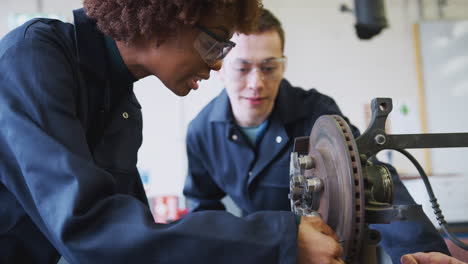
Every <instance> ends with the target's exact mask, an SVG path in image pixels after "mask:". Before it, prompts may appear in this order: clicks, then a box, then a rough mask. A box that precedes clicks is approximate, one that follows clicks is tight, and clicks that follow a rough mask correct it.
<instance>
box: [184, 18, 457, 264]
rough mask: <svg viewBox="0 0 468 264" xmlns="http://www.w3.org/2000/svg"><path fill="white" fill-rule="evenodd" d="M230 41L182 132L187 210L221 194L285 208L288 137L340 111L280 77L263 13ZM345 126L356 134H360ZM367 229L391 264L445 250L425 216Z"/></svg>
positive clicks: (244, 205)
mask: <svg viewBox="0 0 468 264" xmlns="http://www.w3.org/2000/svg"><path fill="white" fill-rule="evenodd" d="M231 40H232V41H234V42H236V43H237V45H236V47H235V48H234V49H233V50H232V52H231V53H230V54H229V55H228V56H227V57H226V59H225V61H224V63H223V66H222V68H221V70H220V72H219V75H220V77H221V79H222V80H223V82H224V85H225V88H226V89H225V90H223V91H222V92H221V94H220V95H219V96H217V97H216V98H215V99H214V100H213V101H211V102H210V103H209V104H208V105H207V106H206V107H205V108H204V109H203V110H202V111H201V112H200V113H199V115H198V116H197V117H196V118H195V119H194V120H193V121H192V122H191V124H190V126H189V129H188V134H187V154H188V162H189V171H188V177H187V180H186V185H185V187H184V194H185V195H186V196H187V198H188V199H189V202H190V204H191V209H192V210H193V211H202V210H224V205H223V204H222V203H221V201H220V200H221V199H222V198H223V197H224V196H225V195H229V196H230V197H231V198H232V200H233V201H234V202H235V204H236V205H237V206H238V207H239V208H240V209H241V210H242V213H243V214H244V215H248V214H251V213H254V212H258V211H263V210H283V211H289V210H290V201H289V199H288V198H287V197H288V193H289V177H288V176H289V155H290V153H291V151H292V147H293V143H294V138H296V137H300V136H306V135H309V134H310V131H311V129H312V126H313V125H314V123H315V121H316V120H317V118H318V117H320V116H321V115H330V114H337V115H342V113H341V111H340V109H339V108H338V106H337V105H336V103H335V102H334V100H333V99H332V98H330V97H328V96H326V95H323V94H321V93H319V92H318V91H317V90H315V89H311V90H308V91H306V90H303V89H301V88H297V87H292V86H291V84H290V83H289V82H288V81H287V80H285V79H283V72H284V69H285V63H286V57H285V56H284V53H283V51H284V32H283V29H282V27H281V24H280V22H279V21H278V20H277V19H276V18H275V17H274V16H273V15H272V14H271V13H270V12H268V11H267V10H264V11H263V13H262V15H261V17H260V23H259V25H258V28H257V29H256V31H255V33H254V34H252V35H245V34H242V33H240V34H235V35H234V36H233V38H232V39H231ZM345 119H346V118H345ZM346 120H347V119H346ZM347 121H348V120H347ZM348 123H349V122H348ZM351 127H352V129H353V133H354V135H355V136H356V137H357V136H358V135H359V131H358V130H357V129H356V128H355V127H354V126H351ZM393 180H394V184H395V198H396V199H395V202H396V203H398V204H405V203H414V201H413V199H412V198H411V196H410V195H409V194H408V192H407V190H406V189H405V187H404V186H403V184H402V183H401V181H400V180H399V179H398V177H397V176H396V175H394V179H393ZM371 227H372V228H374V229H377V230H378V231H380V232H381V234H382V242H381V245H382V246H383V248H384V249H385V251H386V252H387V253H388V254H389V255H390V256H391V258H392V260H393V262H394V263H399V261H400V258H401V256H402V255H404V254H406V253H412V252H417V251H440V252H443V253H448V250H447V247H446V246H445V243H444V241H443V240H442V238H441V237H440V235H439V234H438V233H437V231H436V230H435V228H434V227H433V226H432V224H431V223H430V221H429V220H428V219H427V218H425V219H422V220H421V221H420V222H417V223H410V222H394V223H391V224H388V225H384V224H381V225H372V226H371Z"/></svg>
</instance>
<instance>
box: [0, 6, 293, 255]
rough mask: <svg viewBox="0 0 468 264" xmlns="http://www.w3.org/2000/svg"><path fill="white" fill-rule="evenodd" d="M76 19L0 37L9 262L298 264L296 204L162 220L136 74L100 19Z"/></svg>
mask: <svg viewBox="0 0 468 264" xmlns="http://www.w3.org/2000/svg"><path fill="white" fill-rule="evenodd" d="M74 19H75V23H74V25H72V24H68V23H63V22H60V21H58V20H47V19H34V20H32V21H30V22H27V23H26V24H25V25H23V26H21V27H19V28H17V29H15V30H13V31H12V32H10V33H9V34H7V35H6V36H5V37H4V38H3V39H2V40H1V41H0V161H1V162H0V263H56V262H57V261H58V259H59V257H60V255H63V256H64V258H65V259H66V260H67V261H68V262H70V263H171V264H173V263H188V262H190V263H295V262H296V252H297V245H296V243H297V242H296V240H297V226H296V223H295V217H294V216H293V215H292V214H291V213H284V212H265V213H261V214H256V215H253V216H249V217H246V218H236V217H234V216H232V215H230V214H228V213H226V212H224V213H223V212H203V213H199V214H192V215H189V216H187V217H185V218H184V219H182V220H180V221H177V222H174V223H172V224H168V225H163V224H156V223H155V222H154V220H153V217H152V214H151V212H150V210H149V207H148V204H147V200H146V196H145V193H144V190H143V188H142V184H141V181H140V177H139V175H138V171H137V168H136V162H137V151H138V148H139V147H140V145H141V142H142V133H141V130H142V116H141V110H140V106H139V104H138V101H137V100H136V98H135V96H134V94H133V90H132V89H133V88H132V82H133V81H134V80H133V78H132V77H129V72H128V69H126V67H123V66H122V65H124V64H123V62H121V65H120V66H121V67H116V66H117V65H114V64H113V63H110V62H111V61H112V60H111V59H110V58H108V56H107V55H108V54H109V50H108V49H107V48H106V45H105V41H104V36H103V34H102V33H100V32H99V31H98V30H97V29H96V25H95V22H93V21H92V20H90V19H89V18H88V17H87V16H86V14H85V12H84V11H83V10H77V11H75V12H74ZM114 45H115V44H114ZM122 68H124V69H125V71H126V72H122V71H119V69H122Z"/></svg>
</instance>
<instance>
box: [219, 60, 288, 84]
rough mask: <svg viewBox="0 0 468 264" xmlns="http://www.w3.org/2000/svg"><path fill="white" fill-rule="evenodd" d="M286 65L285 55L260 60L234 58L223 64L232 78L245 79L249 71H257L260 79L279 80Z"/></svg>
mask: <svg viewBox="0 0 468 264" xmlns="http://www.w3.org/2000/svg"><path fill="white" fill-rule="evenodd" d="M285 65H286V57H279V58H268V59H265V60H262V61H260V62H254V61H249V60H243V59H234V60H231V61H229V62H227V63H226V64H225V66H226V68H227V69H226V71H227V73H228V76H229V77H230V78H231V79H233V80H239V81H243V80H246V79H247V77H248V76H249V75H250V73H251V72H254V71H259V72H260V73H261V74H260V76H261V79H262V80H264V81H268V80H280V79H282V78H283V72H284V69H285Z"/></svg>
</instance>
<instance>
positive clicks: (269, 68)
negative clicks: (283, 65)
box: [262, 67, 276, 73]
mask: <svg viewBox="0 0 468 264" xmlns="http://www.w3.org/2000/svg"><path fill="white" fill-rule="evenodd" d="M275 70H276V67H262V72H265V73H270V72H273V71H275Z"/></svg>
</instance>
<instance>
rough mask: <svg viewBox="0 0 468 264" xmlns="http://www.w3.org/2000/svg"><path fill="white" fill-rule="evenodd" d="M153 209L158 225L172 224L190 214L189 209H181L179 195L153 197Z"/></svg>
mask: <svg viewBox="0 0 468 264" xmlns="http://www.w3.org/2000/svg"><path fill="white" fill-rule="evenodd" d="M151 208H152V212H153V217H154V221H155V222H156V223H170V222H173V221H175V220H177V219H180V218H182V217H183V216H184V215H186V214H187V213H188V209H187V208H179V197H178V196H177V195H161V196H155V197H152V198H151Z"/></svg>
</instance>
